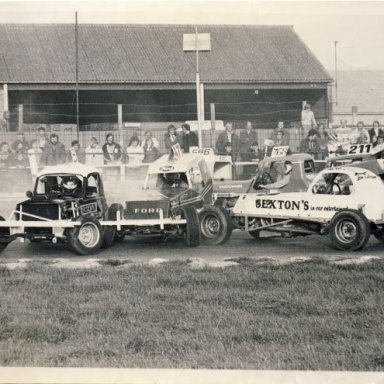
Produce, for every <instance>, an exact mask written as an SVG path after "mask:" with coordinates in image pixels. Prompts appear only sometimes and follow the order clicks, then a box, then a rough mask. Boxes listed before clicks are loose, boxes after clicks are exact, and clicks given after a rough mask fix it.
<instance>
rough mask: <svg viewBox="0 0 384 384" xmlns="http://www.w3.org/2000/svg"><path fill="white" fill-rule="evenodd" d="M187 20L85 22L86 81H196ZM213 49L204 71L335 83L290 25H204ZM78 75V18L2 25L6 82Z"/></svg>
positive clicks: (1, 77) (0, 56)
mask: <svg viewBox="0 0 384 384" xmlns="http://www.w3.org/2000/svg"><path fill="white" fill-rule="evenodd" d="M183 33H194V27H192V26H188V25H187V26H185V25H183V26H181V25H115V24H112V25H107V24H86V25H84V24H81V25H79V64H80V75H79V77H80V82H82V83H85V82H86V83H157V82H171V83H185V82H188V83H193V82H194V81H195V54H194V53H192V52H188V53H186V52H183V47H182V45H183ZM199 33H210V34H211V45H212V50H211V52H209V53H205V52H202V53H201V54H200V72H201V73H200V76H201V79H202V81H204V82H206V83H209V82H212V83H217V82H219V83H222V82H268V83H269V82H272V83H281V82H284V83H285V82H329V81H331V78H330V75H329V74H328V72H327V71H326V70H325V68H324V67H323V66H322V65H321V63H320V62H319V61H318V60H317V58H316V57H315V56H314V55H313V54H312V53H311V52H310V51H309V49H308V48H307V47H306V45H305V44H304V43H303V42H302V41H301V39H300V38H299V37H298V35H297V34H296V33H295V31H294V30H293V28H292V27H289V26H212V25H207V26H199ZM74 80H75V28H74V25H70V24H50V25H42V24H0V82H7V83H25V82H32V83H66V82H74Z"/></svg>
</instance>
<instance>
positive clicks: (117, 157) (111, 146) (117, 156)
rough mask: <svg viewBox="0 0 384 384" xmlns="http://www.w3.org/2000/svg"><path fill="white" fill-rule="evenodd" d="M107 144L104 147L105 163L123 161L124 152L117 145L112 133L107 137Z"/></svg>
mask: <svg viewBox="0 0 384 384" xmlns="http://www.w3.org/2000/svg"><path fill="white" fill-rule="evenodd" d="M105 140H106V143H105V144H104V145H103V146H102V148H101V149H102V150H103V154H104V163H105V164H108V163H111V162H113V161H121V160H122V158H123V151H122V150H121V146H120V145H119V144H117V143H115V138H114V136H113V134H112V133H108V135H107V136H106V137H105Z"/></svg>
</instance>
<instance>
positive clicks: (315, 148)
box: [300, 129, 321, 160]
mask: <svg viewBox="0 0 384 384" xmlns="http://www.w3.org/2000/svg"><path fill="white" fill-rule="evenodd" d="M300 152H301V153H309V154H310V155H312V156H313V158H314V159H315V160H320V158H319V157H321V149H320V144H319V139H318V132H317V130H316V129H310V130H309V131H308V135H307V137H306V138H305V139H304V140H302V141H301V143H300Z"/></svg>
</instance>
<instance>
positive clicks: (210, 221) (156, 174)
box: [103, 153, 232, 247]
mask: <svg viewBox="0 0 384 384" xmlns="http://www.w3.org/2000/svg"><path fill="white" fill-rule="evenodd" d="M103 226H104V238H105V243H106V244H107V245H112V244H113V242H114V241H121V240H123V239H124V237H125V236H126V235H128V236H151V237H160V238H162V239H166V238H167V237H169V236H179V237H182V238H183V241H184V244H185V245H186V246H189V247H194V246H197V245H199V244H200V241H201V242H202V243H204V244H210V245H218V244H223V243H224V242H225V241H227V240H228V238H229V237H230V235H231V233H232V222H231V219H230V216H229V214H228V212H227V211H226V210H225V209H223V208H222V207H216V206H214V205H213V198H212V176H211V173H210V171H209V168H208V165H207V163H206V161H205V159H204V157H203V156H201V155H200V154H193V153H191V154H184V155H182V156H181V157H180V158H179V157H176V156H173V155H172V154H171V155H163V156H162V157H161V158H159V159H158V160H156V161H154V162H153V163H151V164H149V166H148V171H147V176H146V179H145V182H144V186H143V189H142V190H140V191H138V192H137V193H136V195H135V192H134V191H130V193H129V196H128V195H127V198H126V201H125V203H124V206H123V205H122V204H112V205H111V207H110V208H109V210H108V220H107V221H104V222H103Z"/></svg>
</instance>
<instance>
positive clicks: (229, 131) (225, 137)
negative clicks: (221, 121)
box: [216, 121, 239, 155]
mask: <svg viewBox="0 0 384 384" xmlns="http://www.w3.org/2000/svg"><path fill="white" fill-rule="evenodd" d="M238 142H239V138H238V136H237V135H236V133H235V132H234V131H233V124H232V123H231V122H230V121H227V122H226V123H225V131H224V132H221V133H220V135H219V137H218V138H217V141H216V149H217V153H218V154H219V155H225V154H226V150H225V144H226V143H231V144H232V151H233V152H234V153H236V152H237V147H238Z"/></svg>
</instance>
